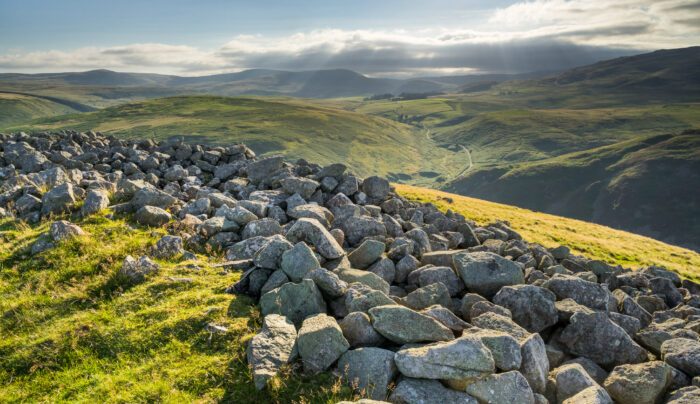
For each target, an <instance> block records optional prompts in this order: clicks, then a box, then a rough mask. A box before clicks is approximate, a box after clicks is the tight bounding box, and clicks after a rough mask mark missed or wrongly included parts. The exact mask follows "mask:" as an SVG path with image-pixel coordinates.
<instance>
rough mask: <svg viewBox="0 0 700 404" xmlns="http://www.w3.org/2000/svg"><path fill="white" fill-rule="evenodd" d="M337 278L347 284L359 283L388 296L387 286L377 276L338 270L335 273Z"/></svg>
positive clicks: (356, 270)
mask: <svg viewBox="0 0 700 404" xmlns="http://www.w3.org/2000/svg"><path fill="white" fill-rule="evenodd" d="M334 272H335V274H336V275H338V278H340V279H341V280H343V281H345V282H347V283H348V284H350V283H353V282H359V283H362V284H364V285H367V286H369V287H370V288H372V289H375V290H379V291H381V292H383V293H384V294H389V284H388V283H387V282H386V281H385V280H384V279H382V278H380V277H379V276H377V275H375V274H373V273H372V272H368V271H360V270H359V269H353V268H338V269H336V270H335V271H334Z"/></svg>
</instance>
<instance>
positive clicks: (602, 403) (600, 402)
mask: <svg viewBox="0 0 700 404" xmlns="http://www.w3.org/2000/svg"><path fill="white" fill-rule="evenodd" d="M562 404H613V401H612V400H611V399H610V396H608V393H607V392H606V391H605V390H603V388H602V387H600V386H597V385H596V386H591V387H588V388H586V389H583V390H581V391H580V392H579V393H578V394H576V395H575V396H573V397H570V398H567V399H566V400H564V401H563V402H562Z"/></svg>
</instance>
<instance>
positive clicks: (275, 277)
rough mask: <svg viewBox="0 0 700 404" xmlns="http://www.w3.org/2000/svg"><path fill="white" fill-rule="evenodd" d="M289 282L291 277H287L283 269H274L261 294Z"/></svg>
mask: <svg viewBox="0 0 700 404" xmlns="http://www.w3.org/2000/svg"><path fill="white" fill-rule="evenodd" d="M287 282H289V278H288V277H287V275H286V274H285V273H284V272H283V271H281V270H277V271H274V272H273V273H272V274H270V277H269V278H267V280H266V281H265V284H264V285H263V287H262V288H261V289H260V295H264V294H265V293H267V292H269V291H271V290H273V289H277V288H279V287H280V286H282V285H284V284H285V283H287ZM317 286H318V285H317Z"/></svg>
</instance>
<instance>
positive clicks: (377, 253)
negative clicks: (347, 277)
mask: <svg viewBox="0 0 700 404" xmlns="http://www.w3.org/2000/svg"><path fill="white" fill-rule="evenodd" d="M385 248H386V246H385V245H384V243H382V242H381V241H377V240H365V241H363V242H362V244H360V246H359V247H357V248H356V249H354V250H353V251H352V252H351V253H350V254H348V260H350V264H351V265H352V267H353V268H357V269H367V268H368V267H369V266H370V265H372V264H373V263H374V262H375V261H377V260H378V259H379V258H381V257H382V253H384V249H385Z"/></svg>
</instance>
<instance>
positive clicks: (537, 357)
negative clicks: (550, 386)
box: [520, 334, 549, 393]
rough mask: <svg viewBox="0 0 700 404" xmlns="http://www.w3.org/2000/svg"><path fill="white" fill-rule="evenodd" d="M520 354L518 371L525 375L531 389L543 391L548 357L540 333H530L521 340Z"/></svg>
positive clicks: (547, 369)
mask: <svg viewBox="0 0 700 404" xmlns="http://www.w3.org/2000/svg"><path fill="white" fill-rule="evenodd" d="M520 354H521V356H522V363H521V365H520V373H522V374H523V376H525V379H527V382H528V383H529V384H530V388H532V391H534V392H536V393H544V391H545V387H546V383H547V374H548V373H549V358H547V349H546V348H545V346H544V341H543V340H542V337H540V334H532V335H530V336H529V337H528V338H526V339H525V340H522V341H521V342H520Z"/></svg>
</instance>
